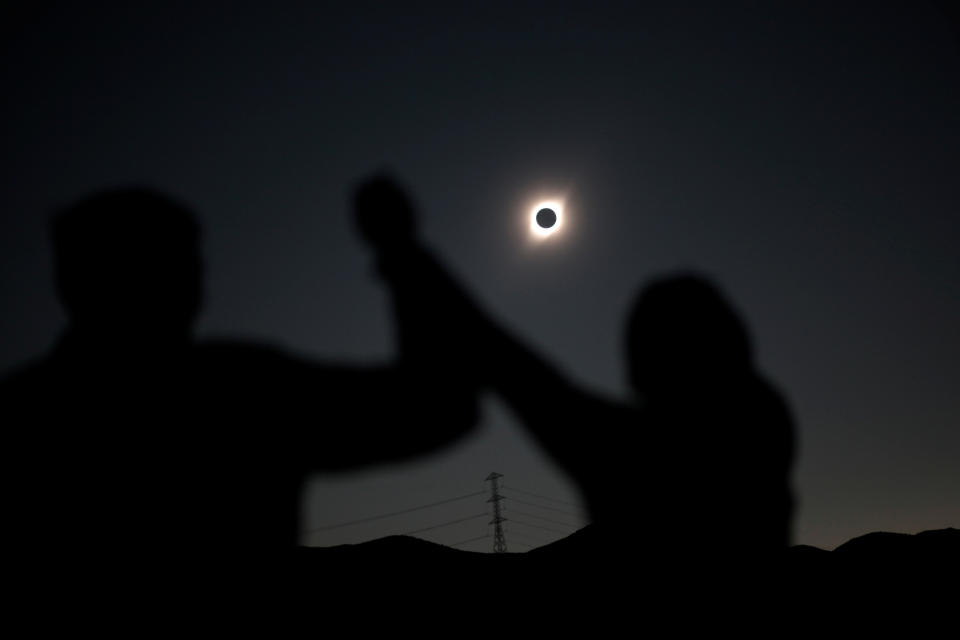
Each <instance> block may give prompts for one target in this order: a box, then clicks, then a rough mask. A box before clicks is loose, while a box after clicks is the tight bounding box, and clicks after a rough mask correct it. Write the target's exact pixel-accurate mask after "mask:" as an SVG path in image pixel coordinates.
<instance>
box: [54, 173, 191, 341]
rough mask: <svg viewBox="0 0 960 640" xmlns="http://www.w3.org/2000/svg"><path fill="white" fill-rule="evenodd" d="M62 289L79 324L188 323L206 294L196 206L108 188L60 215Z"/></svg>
mask: <svg viewBox="0 0 960 640" xmlns="http://www.w3.org/2000/svg"><path fill="white" fill-rule="evenodd" d="M52 235H53V247H54V258H55V261H56V278H57V288H58V291H59V294H60V298H61V301H62V302H63V304H64V306H65V308H66V310H67V313H68V315H69V316H70V318H71V320H73V321H74V323H80V324H102V323H103V322H105V321H107V320H109V321H110V324H113V325H117V324H118V323H126V324H127V325H129V326H132V325H139V328H141V329H142V328H143V326H144V325H153V326H155V327H160V326H165V327H167V328H171V329H173V328H181V329H182V328H183V327H184V325H185V326H189V325H190V324H191V323H192V320H193V318H194V316H195V315H196V313H197V311H198V310H199V306H200V298H201V262H200V254H199V240H200V228H199V226H198V225H197V222H196V219H195V217H194V215H193V213H192V212H191V211H190V210H189V209H187V208H186V207H184V206H183V205H181V204H179V203H177V202H176V201H174V200H172V199H170V198H168V197H167V196H165V195H163V194H161V193H158V192H156V191H152V190H149V189H144V188H130V189H119V190H111V191H105V192H101V193H97V194H94V195H92V196H90V197H88V198H85V199H83V200H81V201H79V202H77V203H75V204H73V205H71V206H69V207H67V208H65V209H63V210H62V211H60V212H58V213H56V214H55V216H54V218H53V224H52Z"/></svg>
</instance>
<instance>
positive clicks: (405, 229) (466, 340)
mask: <svg viewBox="0 0 960 640" xmlns="http://www.w3.org/2000/svg"><path fill="white" fill-rule="evenodd" d="M412 212H413V207H412V206H411V205H410V203H409V200H408V199H407V198H406V196H405V194H404V193H403V191H402V190H401V189H400V188H399V187H398V186H397V185H396V184H395V183H393V182H392V181H390V180H389V179H388V178H385V177H378V178H375V179H374V180H371V181H369V182H367V183H365V184H364V185H362V186H361V187H360V189H359V190H358V192H357V199H356V217H357V221H358V224H359V226H360V229H361V232H362V233H363V235H364V236H365V237H366V238H367V240H368V241H369V242H370V244H371V246H372V247H373V248H374V249H375V250H376V252H377V256H378V260H379V265H380V271H381V274H382V275H383V277H384V279H385V280H386V281H387V283H388V284H389V286H390V288H391V291H392V294H393V296H394V299H395V304H396V308H397V312H398V321H399V323H400V331H401V333H403V334H405V335H406V336H407V338H408V340H407V341H406V346H407V348H408V349H409V350H410V357H411V358H413V359H414V360H416V361H419V362H420V363H421V364H423V365H424V366H428V367H429V366H431V363H432V365H433V366H441V367H442V368H444V369H446V370H447V371H449V372H451V374H452V375H455V376H457V377H459V378H460V379H461V380H463V381H464V383H465V384H473V385H483V386H486V387H489V388H491V389H493V390H494V391H495V392H497V393H498V394H500V395H501V397H502V398H503V399H504V400H505V401H506V402H507V404H508V405H509V406H510V407H511V409H512V410H513V411H514V412H515V413H516V414H517V415H518V417H519V418H520V420H521V421H522V422H523V424H524V425H525V426H526V427H527V428H528V429H529V430H530V431H531V433H532V434H533V435H534V436H535V437H536V438H537V439H538V440H539V441H540V443H541V444H542V445H543V446H544V448H545V449H546V450H547V451H548V452H549V453H550V454H551V455H552V456H553V457H554V458H556V459H557V461H558V462H559V463H560V464H561V465H563V466H565V467H566V468H567V469H568V470H569V471H570V472H572V473H574V474H575V475H578V476H579V475H580V474H581V472H582V471H583V468H584V467H591V468H592V467H594V466H595V465H597V464H600V461H599V456H600V455H601V452H602V450H603V448H604V447H605V446H606V445H607V444H608V442H607V441H608V439H609V435H608V434H612V432H614V431H615V430H617V429H619V428H621V427H622V428H627V427H629V425H630V424H631V423H632V422H634V421H635V419H636V414H635V412H633V411H632V410H630V409H628V408H625V407H622V406H620V405H616V404H614V403H610V402H607V401H605V400H602V399H599V398H597V397H596V396H594V395H592V394H590V393H587V392H585V391H584V390H582V389H580V388H579V387H577V386H576V385H575V384H573V383H572V382H571V381H570V380H569V379H568V378H567V377H566V376H565V375H564V374H563V373H561V372H560V371H559V370H558V369H557V368H556V367H554V366H552V365H551V364H549V363H548V362H547V361H546V360H545V359H544V358H542V357H540V356H539V355H537V354H535V353H534V352H533V351H532V350H531V349H529V348H528V347H526V346H525V345H524V344H522V343H521V342H520V341H518V340H517V339H515V338H514V337H513V336H511V335H510V334H509V333H508V332H507V331H506V330H504V329H503V328H502V327H501V326H499V325H498V324H497V323H496V322H494V321H493V320H492V319H491V318H490V317H489V316H487V315H486V314H485V313H484V312H483V311H482V309H481V308H480V307H479V306H478V305H477V304H476V303H475V302H474V301H473V300H472V299H471V298H470V296H469V295H468V294H467V293H466V291H465V289H464V288H463V287H462V286H460V285H459V283H457V282H456V280H455V279H454V278H453V277H452V276H451V275H450V274H449V273H448V272H447V271H446V270H445V269H444V268H443V267H442V266H441V265H440V263H439V262H438V261H437V260H436V259H435V258H434V257H433V256H432V255H431V254H430V252H429V251H427V250H426V249H425V248H424V247H422V246H421V245H420V244H419V243H418V242H417V241H416V239H415V237H414V229H413V213H412Z"/></svg>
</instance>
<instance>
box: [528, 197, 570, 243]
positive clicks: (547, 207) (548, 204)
mask: <svg viewBox="0 0 960 640" xmlns="http://www.w3.org/2000/svg"><path fill="white" fill-rule="evenodd" d="M561 226H563V205H562V204H561V203H560V202H556V201H552V200H547V201H544V202H540V203H539V204H537V205H536V206H535V207H534V208H533V209H532V210H531V211H530V232H531V233H532V234H533V235H534V237H536V238H547V237H549V236H552V235H553V234H554V233H556V232H557V231H558V230H559V229H560V227H561Z"/></svg>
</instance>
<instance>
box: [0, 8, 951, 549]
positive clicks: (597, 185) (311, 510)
mask: <svg viewBox="0 0 960 640" xmlns="http://www.w3.org/2000/svg"><path fill="white" fill-rule="evenodd" d="M28 4H30V6H31V7H32V8H30V9H27V10H19V11H18V12H16V13H13V14H11V13H10V10H9V9H5V10H4V11H6V12H8V14H7V15H5V16H4V17H3V18H2V19H0V23H2V24H3V26H2V27H0V30H2V34H0V35H2V36H3V38H2V41H3V44H2V49H0V50H2V63H0V64H2V67H0V83H2V84H0V86H2V95H3V98H2V103H0V104H2V106H0V110H2V111H0V116H2V117H0V139H2V140H3V147H4V153H3V155H2V163H3V165H2V169H3V172H2V175H0V210H2V227H0V262H2V271H0V296H2V313H0V335H2V336H3V340H2V342H0V370H6V369H9V368H10V367H12V366H14V365H15V364H17V363H19V362H21V361H23V360H24V359H26V358H28V357H33V356H37V355H40V354H42V353H44V352H45V350H46V349H48V348H49V346H50V345H51V344H52V342H53V341H54V339H55V338H56V336H57V334H58V332H59V331H60V330H61V329H62V327H63V324H64V318H63V315H62V312H61V311H60V310H59V307H58V305H57V302H56V299H55V297H54V293H53V288H52V269H51V264H50V263H51V255H50V249H49V247H48V244H47V235H46V224H47V219H48V214H49V211H50V210H51V208H52V207H54V206H56V205H59V204H63V203H66V202H69V201H71V200H73V199H75V198H77V197H79V196H82V195H84V194H87V193H89V192H91V191H93V190H96V189H99V188H103V187H111V186H116V185H124V184H131V183H134V184H147V185H152V186H155V187H158V188H160V189H163V190H165V191H167V192H169V193H171V194H173V195H175V196H177V197H179V198H181V199H183V200H184V201H186V202H188V203H189V204H191V205H192V206H193V207H195V208H196V210H197V211H198V213H199V215H200V217H201V220H202V222H203V224H204V227H205V230H206V239H205V249H206V257H207V266H208V279H207V286H208V296H207V299H206V305H205V312H204V314H203V316H202V319H201V323H200V329H201V333H202V334H203V335H231V336H240V337H248V338H256V339H259V340H264V341H268V342H272V343H276V344H280V345H285V346H287V347H289V348H290V349H291V350H294V351H296V352H299V353H302V354H306V355H311V356H315V357H318V358H338V359H354V360H358V361H361V362H369V363H376V362H380V361H383V360H384V359H386V358H389V357H390V356H391V354H392V348H393V347H392V337H391V326H390V318H389V315H388V306H387V304H386V298H385V296H384V292H383V291H382V289H381V288H380V286H379V285H378V283H377V282H376V280H375V279H374V278H373V277H372V273H371V261H370V256H369V255H368V254H367V252H366V251H365V249H364V247H363V246H362V245H361V243H360V242H359V240H358V239H357V238H356V237H355V235H354V233H353V229H352V226H351V223H350V220H349V216H348V211H347V198H348V189H349V186H350V185H351V184H352V183H353V182H354V181H355V180H356V179H357V178H359V177H361V176H362V175H364V174H366V173H368V172H369V171H371V170H373V169H376V168H378V167H381V166H388V167H392V168H393V169H395V170H396V172H397V173H398V174H399V175H400V176H401V177H402V178H403V179H404V180H405V181H406V183H407V184H408V185H410V187H411V188H412V189H413V190H414V191H415V192H416V195H417V200H418V202H419V204H420V208H421V218H422V228H423V234H424V235H425V237H426V238H427V239H428V241H429V242H430V243H431V244H432V245H433V246H434V247H435V248H436V249H437V251H438V252H439V253H440V254H442V256H443V257H444V258H445V259H446V261H447V262H448V263H449V264H450V265H451V266H452V267H453V268H454V269H455V271H456V272H457V273H458V274H459V275H460V276H461V278H462V279H463V280H464V281H466V282H467V283H469V285H470V286H471V287H472V288H473V290H474V291H475V293H476V294H477V295H478V296H479V297H480V298H481V299H482V300H483V301H484V302H485V303H486V304H487V305H488V308H489V309H490V310H491V311H492V312H493V313H495V314H496V315H497V316H498V317H499V318H501V319H502V320H503V321H504V322H505V323H507V324H508V325H509V326H510V327H512V328H513V329H515V330H516V331H517V332H519V333H520V334H521V335H523V336H524V337H525V338H526V339H527V340H529V341H530V342H531V343H532V344H534V345H535V346H536V347H538V348H539V349H540V350H541V351H542V352H543V353H545V354H548V355H549V357H550V358H552V359H553V361H554V362H556V363H558V364H559V365H560V366H562V367H564V369H565V370H567V371H568V372H569V373H570V374H571V375H572V376H573V377H574V378H576V379H578V380H580V381H582V382H583V383H584V384H586V385H588V386H590V387H592V388H595V389H597V390H601V391H606V392H610V393H612V394H617V395H623V394H625V393H626V384H625V381H624V375H623V373H624V371H623V369H624V367H623V361H622V353H621V336H622V328H623V323H624V319H625V313H626V310H627V308H628V306H629V303H630V301H631V299H632V297H633V296H634V294H635V293H636V291H637V288H638V287H639V285H640V284H641V283H642V282H644V281H645V280H648V279H649V278H651V277H653V276H655V275H657V274H658V273H662V272H664V271H667V270H671V269H674V268H678V267H692V268H697V269H701V270H703V271H705V272H707V273H709V274H711V275H713V276H714V277H715V278H716V279H717V280H718V281H719V282H720V284H721V285H722V286H723V288H724V290H725V291H726V292H727V293H728V294H729V296H730V297H731V298H732V300H733V301H734V302H735V303H736V305H737V306H738V307H739V308H740V309H741V311H742V312H743V313H744V315H745V316H746V318H747V320H748V322H749V324H750V327H751V329H752V333H753V336H754V338H755V342H756V348H757V352H758V354H759V363H760V366H761V368H762V370H763V371H764V372H765V373H766V374H767V375H768V376H769V377H770V378H771V379H772V380H773V381H774V382H775V383H776V384H777V385H778V386H779V387H780V388H781V389H782V390H783V391H784V392H785V394H786V395H787V396H788V398H789V400H790V403H791V405H792V407H793V410H794V412H795V417H796V420H797V422H798V425H799V431H800V439H801V458H800V461H799V466H798V469H797V472H796V486H797V490H798V494H799V498H800V509H799V512H798V517H797V520H796V526H795V535H794V539H795V542H798V543H807V544H814V545H818V546H823V547H828V548H832V547H834V546H836V545H838V544H840V543H842V542H843V541H845V540H847V539H848V538H850V537H853V536H856V535H860V534H863V533H866V532H869V531H874V530H890V531H904V532H916V531H920V530H924V529H931V528H942V527H946V526H954V527H956V526H960V464H958V460H960V428H958V427H960V394H958V389H960V332H958V329H957V327H958V326H960V258H958V256H960V252H958V251H957V245H958V243H960V180H958V179H957V176H958V165H960V163H958V158H960V47H958V45H957V39H956V38H957V36H956V32H955V31H951V26H950V23H949V22H948V21H947V20H946V18H945V17H944V15H943V14H942V13H940V11H939V10H938V9H937V7H936V6H935V5H934V4H927V3H923V2H909V1H904V2H890V3H867V5H869V7H870V8H869V9H864V7H865V6H867V5H865V4H864V3H859V2H841V1H836V0H831V1H829V2H810V1H807V0H804V1H799V0H798V1H796V2H774V3H764V2H755V3H754V2H749V3H738V2H723V3H714V2H700V3H682V2H681V3H665V4H666V5H667V7H668V8H664V7H662V6H659V4H658V3H652V4H644V3H641V2H624V3H613V4H607V3H601V2H583V3H560V2H551V3H546V2H545V3H525V2H517V1H513V2H504V3H476V4H474V5H471V4H470V3H453V2H442V3H411V2H403V3H399V2H397V3H394V2H384V3H369V4H368V3H359V2H351V3H316V2H304V3H285V2H269V3H266V2H264V3H260V4H255V3H226V2H224V3H193V2H138V3H116V4H113V5H103V4H101V5H99V8H96V9H94V8H91V7H92V6H96V3H49V2H48V3H28ZM195 4H202V5H203V6H202V8H198V7H197V6H194V5H195ZM325 4H332V5H338V8H335V9H330V8H325V7H324V6H323V5H325ZM132 5H136V8H133V6H132ZM339 5H344V6H343V7H341V6H339ZM346 5H349V8H346ZM541 196H544V197H552V198H556V197H566V225H565V227H564V229H563V235H562V236H560V235H558V237H557V238H556V240H557V241H556V242H550V243H546V244H540V245H537V246H532V245H531V244H530V242H529V237H528V233H527V231H526V227H525V225H526V221H525V216H526V214H527V213H528V209H529V207H530V206H531V205H532V203H533V201H534V200H536V199H537V198H538V197H541ZM134 427H135V426H134ZM318 428H323V424H318ZM645 455H654V456H658V457H661V456H669V455H670V452H638V465H639V464H642V456H645ZM682 462H683V461H682V460H677V464H678V465H681V464H682ZM491 471H498V472H500V473H503V474H504V475H505V481H506V483H507V484H509V485H513V486H515V487H519V488H522V489H526V490H528V491H533V492H537V493H540V494H543V495H546V496H552V497H555V498H558V499H561V500H569V501H577V500H578V497H577V496H576V493H575V489H574V488H573V487H572V486H571V485H570V483H569V482H568V481H567V480H566V479H565V478H564V477H563V476H562V474H560V472H559V471H558V470H557V469H556V468H554V467H553V466H551V464H550V463H549V461H547V460H546V459H545V458H544V457H543V456H542V454H540V452H539V451H538V450H537V448H536V447H535V446H534V445H532V444H531V443H530V441H528V440H527V439H526V437H525V436H524V435H523V433H522V432H521V431H520V430H519V429H518V428H517V427H516V425H515V423H514V422H513V421H512V419H511V417H510V416H509V414H508V413H507V412H506V410H505V409H503V408H502V407H501V406H500V405H499V404H497V403H496V402H494V401H491V402H489V403H488V404H487V405H486V406H485V419H484V426H483V428H482V430H481V431H479V432H478V434H477V435H476V436H475V437H473V438H471V439H469V440H466V441H464V442H462V443H461V444H460V446H458V447H456V448H453V449H449V450H446V451H444V452H442V453H441V454H438V455H436V456H434V457H431V458H427V459H423V460H419V461H416V462H413V463H410V464H403V465H397V466H393V467H388V468H383V469H375V470H371V471H368V472H364V473H360V474H350V475H342V476H329V477H321V478H318V479H317V480H316V481H315V483H314V484H313V485H312V486H311V489H310V490H309V491H308V493H307V501H306V504H305V526H308V527H310V526H320V525H324V524H330V523H337V522H342V521H347V520H351V519H354V518H362V517H365V516H371V515H376V514H380V513H384V512H389V511H396V510H400V509H404V508H406V507H411V506H416V505H420V504H424V503H429V502H433V501H438V500H443V499H445V498H449V497H453V496H457V495H461V494H464V493H469V492H472V491H478V490H480V489H482V488H483V478H484V477H486V475H487V474H488V473H489V472H491ZM67 489H68V488H67V487H65V488H64V490H65V491H66V490H67ZM484 508H485V505H484V504H483V501H482V498H478V499H477V501H476V502H475V503H470V502H469V501H466V503H455V504H453V505H450V506H449V508H447V507H444V509H445V510H444V509H440V510H439V511H437V512H430V511H429V510H427V511H425V512H422V513H419V514H411V516H409V517H408V518H406V519H404V518H401V519H388V520H383V521H379V522H377V523H373V524H371V525H368V526H363V527H350V528H344V529H339V530H336V531H333V532H329V533H325V534H316V535H313V536H310V537H309V538H306V539H305V540H306V541H307V542H309V543H311V544H334V543H340V542H348V541H359V540H362V539H368V538H372V537H377V536H380V535H385V534H388V533H402V532H404V531H408V530H414V529H417V528H421V527H426V526H429V525H432V524H435V523H436V522H440V521H443V520H452V519H455V518H457V517H462V516H468V515H470V514H471V513H476V512H478V511H483V510H484ZM623 508H624V509H642V505H638V504H625V505H623ZM234 526H236V523H225V525H224V536H229V535H230V531H231V527H234ZM712 526H717V527H721V526H731V523H705V527H706V528H707V529H709V528H710V527H712ZM485 528H486V520H485V519H480V520H474V521H473V522H471V523H465V524H464V525H463V526H461V527H457V528H448V529H441V530H436V531H434V532H431V533H430V534H427V533H425V534H423V536H424V537H429V538H430V539H434V540H439V541H444V542H448V543H449V542H453V541H454V539H459V538H468V537H471V536H472V535H481V534H482V533H483V531H484V530H485ZM518 533H519V531H518ZM65 535H66V534H65ZM508 540H509V537H508ZM516 540H517V542H518V543H519V542H520V538H516ZM525 541H526V542H528V543H530V540H525ZM484 544H486V543H484ZM467 548H477V549H479V548H483V544H481V545H480V546H479V547H476V546H475V547H467ZM515 548H518V549H522V547H515Z"/></svg>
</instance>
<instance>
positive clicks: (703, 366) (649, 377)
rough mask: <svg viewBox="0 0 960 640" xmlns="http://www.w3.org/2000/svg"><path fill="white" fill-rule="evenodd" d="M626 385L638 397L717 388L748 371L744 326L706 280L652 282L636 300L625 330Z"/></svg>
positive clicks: (693, 276) (688, 276)
mask: <svg viewBox="0 0 960 640" xmlns="http://www.w3.org/2000/svg"><path fill="white" fill-rule="evenodd" d="M627 358H628V363H627V366H628V368H629V370H628V375H629V377H630V384H631V385H632V386H633V388H634V390H635V391H637V392H638V393H641V394H652V395H656V394H663V393H677V392H679V393H683V392H685V391H689V390H690V389H691V388H694V389H706V388H715V387H721V386H723V385H724V383H725V382H726V381H728V380H731V379H733V378H735V377H738V376H740V375H743V374H746V373H748V372H749V371H750V370H751V368H752V364H751V361H752V354H751V347H750V340H749V338H748V336H747V330H746V327H745V326H744V323H743V322H742V321H741V320H740V318H739V316H738V315H737V313H736V312H735V311H734V310H733V308H732V307H731V306H730V304H729V303H727V301H726V300H725V299H724V298H723V296H722V295H721V294H720V292H719V291H718V290H717V289H716V287H714V286H713V285H712V284H711V283H710V282H709V281H708V280H707V279H706V278H704V277H702V276H699V275H696V274H681V275H676V276H671V277H667V278H663V279H660V280H656V281H654V282H653V283H652V284H650V285H648V286H646V287H645V288H644V289H643V290H642V291H641V292H640V295H639V296H638V298H637V301H636V303H635V304H634V307H633V310H632V312H631V314H630V317H629V321H628V326H627Z"/></svg>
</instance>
